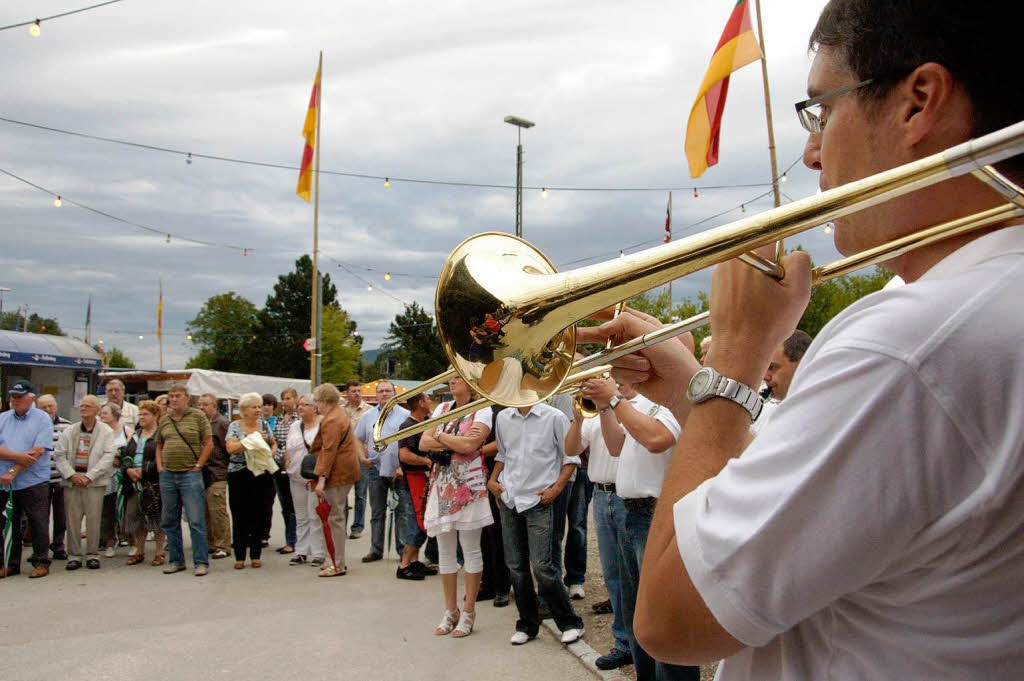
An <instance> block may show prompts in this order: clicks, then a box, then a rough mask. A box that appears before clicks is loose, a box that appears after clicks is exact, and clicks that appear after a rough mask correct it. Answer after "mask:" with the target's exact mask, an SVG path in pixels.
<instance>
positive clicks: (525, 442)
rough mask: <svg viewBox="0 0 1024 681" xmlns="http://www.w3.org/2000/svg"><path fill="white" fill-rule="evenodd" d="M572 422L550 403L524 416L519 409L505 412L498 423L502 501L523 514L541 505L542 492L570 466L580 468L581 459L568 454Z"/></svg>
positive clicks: (540, 405) (539, 406) (497, 436)
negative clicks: (569, 431) (570, 424)
mask: <svg viewBox="0 0 1024 681" xmlns="http://www.w3.org/2000/svg"><path fill="white" fill-rule="evenodd" d="M568 430H569V419H567V418H566V417H565V414H563V413H562V412H561V411H559V410H558V409H556V408H555V407H552V406H551V405H548V404H544V403H541V404H535V405H533V407H531V408H530V411H529V413H528V414H527V415H526V416H523V415H522V414H520V413H519V410H518V409H515V408H509V409H505V410H503V411H502V412H501V413H500V414H498V417H497V419H496V422H495V439H496V440H497V443H498V455H497V457H495V461H500V462H501V463H502V464H504V468H503V469H502V471H501V474H500V475H499V476H498V482H499V483H500V484H501V486H502V487H504V488H505V491H504V492H503V493H502V495H501V500H502V501H503V502H504V503H505V505H506V506H508V507H509V508H514V509H515V510H516V511H518V512H519V513H522V512H523V511H526V510H528V509H531V508H533V507H534V506H536V505H537V504H538V503H539V502H540V496H539V494H540V492H542V491H544V490H545V489H547V488H548V487H551V485H553V484H555V481H557V480H558V476H559V475H560V474H561V473H562V467H563V466H565V465H566V464H575V465H576V466H579V465H580V457H578V456H569V455H568V454H566V453H565V433H566V432H567V431H568Z"/></svg>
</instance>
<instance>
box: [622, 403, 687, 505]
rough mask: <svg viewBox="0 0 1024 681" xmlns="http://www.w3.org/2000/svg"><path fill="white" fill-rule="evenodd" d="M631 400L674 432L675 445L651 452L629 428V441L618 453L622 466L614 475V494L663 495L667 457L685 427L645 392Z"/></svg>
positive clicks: (629, 495)
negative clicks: (630, 432)
mask: <svg viewBox="0 0 1024 681" xmlns="http://www.w3.org/2000/svg"><path fill="white" fill-rule="evenodd" d="M629 403H630V404H632V405H633V408H634V409H636V410H637V411H639V412H642V413H644V414H647V415H648V416H653V417H654V418H655V419H657V420H658V421H660V422H661V423H662V424H664V425H665V427H666V428H668V429H669V432H671V433H672V446H671V447H669V448H668V449H666V450H664V451H661V452H650V451H648V450H647V449H646V448H644V446H643V445H641V444H640V443H639V442H637V441H636V439H635V438H634V437H633V436H632V435H630V434H629V431H628V430H627V431H626V440H625V442H623V443H622V451H620V452H619V469H618V471H617V472H616V475H615V493H616V494H617V495H619V496H620V497H622V498H623V499H643V498H644V497H655V498H657V497H659V496H661V483H662V481H663V480H664V479H665V471H666V470H668V460H669V457H670V456H671V455H672V450H673V449H675V446H676V445H675V443H676V441H677V440H679V435H680V433H682V430H683V429H682V428H680V427H679V421H676V417H675V416H673V415H672V412H671V411H669V410H668V408H666V407H663V406H661V405H659V404H655V403H654V402H651V401H650V400H649V399H647V398H646V397H644V396H643V395H640V394H637V395H636V396H635V397H633V398H630V400H629Z"/></svg>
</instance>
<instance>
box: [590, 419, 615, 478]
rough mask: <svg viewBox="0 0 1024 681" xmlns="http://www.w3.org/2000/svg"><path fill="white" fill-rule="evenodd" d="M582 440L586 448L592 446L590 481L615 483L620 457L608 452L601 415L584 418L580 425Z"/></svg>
mask: <svg viewBox="0 0 1024 681" xmlns="http://www.w3.org/2000/svg"><path fill="white" fill-rule="evenodd" d="M580 441H581V442H582V443H583V447H584V448H586V447H590V463H588V464H587V474H588V475H589V476H590V481H591V482H593V483H600V484H602V485H613V484H615V474H616V472H618V470H619V459H618V457H614V456H612V455H611V454H610V453H609V452H608V445H607V444H606V443H605V441H604V435H603V434H602V431H601V417H600V416H595V417H594V418H589V419H584V420H583V425H582V426H580Z"/></svg>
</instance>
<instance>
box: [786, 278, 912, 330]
mask: <svg viewBox="0 0 1024 681" xmlns="http://www.w3.org/2000/svg"><path fill="white" fill-rule="evenodd" d="M892 276H893V275H892V272H890V271H888V270H886V269H884V268H882V267H875V268H874V269H873V270H871V271H870V272H868V273H866V274H847V275H845V276H842V277H838V278H836V279H832V280H831V281H826V282H825V283H823V284H819V285H818V286H816V287H815V288H814V290H813V291H812V292H811V300H810V302H809V303H808V304H807V309H806V310H805V311H804V315H803V317H801V318H800V323H799V324H798V325H797V328H799V329H801V330H803V331H806V332H807V333H809V334H810V335H811V336H812V337H813V336H817V335H818V332H819V331H821V330H822V328H824V326H825V325H826V324H828V322H829V321H830V320H831V319H832V318H833V317H835V316H836V315H837V314H839V313H840V312H842V311H843V310H845V309H846V308H847V307H848V306H849V305H850V304H851V303H853V302H855V301H857V300H860V299H861V298H863V297H864V296H866V295H868V294H870V293H874V292H875V291H879V290H881V288H882V287H883V286H885V285H886V283H887V282H888V281H889V280H890V279H891V278H892Z"/></svg>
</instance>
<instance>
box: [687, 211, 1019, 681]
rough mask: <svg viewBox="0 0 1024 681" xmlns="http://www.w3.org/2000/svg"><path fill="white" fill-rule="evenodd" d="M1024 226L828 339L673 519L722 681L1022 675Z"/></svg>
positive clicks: (864, 311)
mask: <svg viewBox="0 0 1024 681" xmlns="http://www.w3.org/2000/svg"><path fill="white" fill-rule="evenodd" d="M1022 283H1024V227H1008V228H1003V229H1000V230H998V231H995V232H992V233H990V234H987V235H984V236H981V237H979V238H977V239H975V240H973V241H971V242H970V243H968V244H967V245H965V246H963V247H962V248H960V249H959V250H957V251H956V252H954V253H952V254H950V255H949V256H947V257H946V258H945V259H943V260H942V261H940V262H939V263H937V264H936V265H935V266H933V267H932V268H931V269H930V270H929V271H928V272H927V273H926V274H925V275H924V276H923V277H921V278H920V279H919V280H918V281H916V282H914V283H911V284H908V285H906V286H903V287H900V288H895V289H890V290H886V291H881V292H878V293H874V294H872V295H870V296H867V297H865V298H862V299H861V300H859V301H857V302H855V303H854V304H852V305H850V306H849V307H848V308H847V309H846V310H844V311H843V312H842V313H840V314H839V315H838V316H837V317H835V319H833V320H832V321H831V322H829V324H828V325H826V327H825V328H824V329H823V330H822V331H821V333H820V334H819V335H818V337H817V338H816V339H815V340H814V342H813V343H812V344H811V346H810V348H809V349H808V351H807V354H806V355H805V356H804V358H803V360H802V361H801V362H800V366H799V367H798V368H797V370H796V374H795V375H794V378H793V383H792V386H791V387H790V390H789V393H788V394H787V396H786V399H785V400H783V401H782V402H781V403H780V404H779V407H778V409H776V411H775V413H774V414H773V415H772V418H771V420H770V421H769V422H768V424H767V425H766V427H765V428H764V430H762V432H761V433H760V435H759V436H758V437H757V439H755V440H754V441H753V442H752V443H751V444H750V445H749V446H748V447H747V449H746V451H744V452H743V454H742V455H741V456H739V457H738V458H734V459H732V460H730V461H729V463H728V464H727V465H726V466H725V468H724V469H723V470H722V471H721V472H720V473H719V475H718V476H716V477H715V478H712V479H710V480H707V481H705V482H704V483H703V484H702V485H701V486H700V487H698V488H697V489H696V490H694V491H693V492H691V493H690V494H688V495H687V496H686V497H684V498H683V499H681V500H680V501H678V502H677V503H676V504H675V506H674V509H673V510H674V516H675V530H676V539H677V545H678V549H679V552H680V554H681V556H682V558H683V563H684V564H685V566H686V570H687V572H688V573H689V576H690V579H691V580H692V581H693V583H694V585H695V587H696V588H697V590H698V591H699V592H700V595H701V597H702V598H703V600H704V602H705V603H706V604H707V606H708V608H709V609H710V610H711V612H712V614H714V616H715V619H716V620H718V622H719V623H720V624H721V625H722V626H723V627H724V628H725V629H726V630H727V631H728V632H729V633H730V634H732V636H733V637H735V638H736V639H738V640H740V641H741V642H743V643H745V644H746V645H748V646H750V647H748V648H745V649H743V650H742V651H740V652H739V653H737V654H735V655H733V656H732V657H730V658H728V659H726V660H725V661H724V662H723V663H722V665H721V666H720V668H719V671H718V678H719V679H721V680H723V681H734V680H739V679H762V678H774V679H783V680H785V681H790V680H793V679H825V678H830V679H869V678H883V677H884V678H891V679H939V678H942V679H1009V678H1018V677H1019V676H1020V672H1021V670H1022V669H1024V646H1022V644H1021V641H1022V640H1024V589H1021V587H1020V585H1021V575H1022V574H1024V572H1022V565H1024V493H1022V490H1024V454H1022V452H1024V343H1022V342H1021V339H1022V338H1024V303H1022V300H1021V284H1022Z"/></svg>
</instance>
